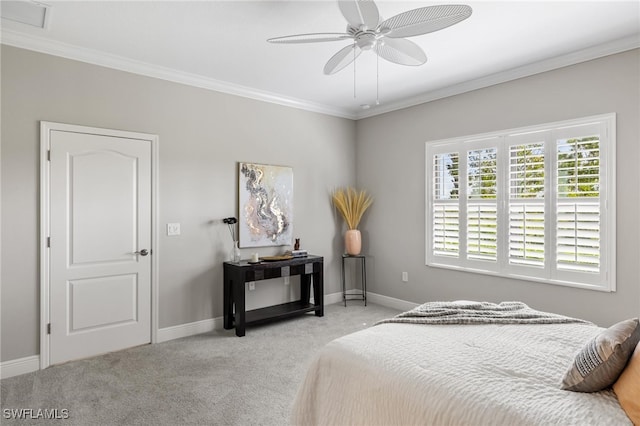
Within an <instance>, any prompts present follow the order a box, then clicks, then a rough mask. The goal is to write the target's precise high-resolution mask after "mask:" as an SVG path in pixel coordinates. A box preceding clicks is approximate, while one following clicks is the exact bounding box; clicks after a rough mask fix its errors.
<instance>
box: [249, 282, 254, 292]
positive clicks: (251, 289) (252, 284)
mask: <svg viewBox="0 0 640 426" xmlns="http://www.w3.org/2000/svg"><path fill="white" fill-rule="evenodd" d="M255 289H256V283H255V281H249V291H253V290H255Z"/></svg>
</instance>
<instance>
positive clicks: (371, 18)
mask: <svg viewBox="0 0 640 426" xmlns="http://www.w3.org/2000/svg"><path fill="white" fill-rule="evenodd" d="M338 7H339V8H340V12H342V15H343V16H344V18H345V19H346V20H347V22H348V23H349V25H350V26H352V27H354V28H358V29H359V28H360V27H361V26H363V25H364V26H366V27H367V28H369V29H374V28H376V27H377V26H378V23H379V22H380V13H379V12H378V6H376V4H375V3H374V2H373V0H338Z"/></svg>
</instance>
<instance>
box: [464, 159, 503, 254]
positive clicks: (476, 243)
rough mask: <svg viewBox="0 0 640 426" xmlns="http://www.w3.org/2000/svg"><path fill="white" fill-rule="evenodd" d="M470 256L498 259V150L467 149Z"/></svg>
mask: <svg viewBox="0 0 640 426" xmlns="http://www.w3.org/2000/svg"><path fill="white" fill-rule="evenodd" d="M466 170H467V173H466V175H467V229H466V231H467V232H466V235H467V259H470V260H484V261H492V262H495V261H496V260H497V253H498V204H497V195H498V178H497V175H498V149H497V148H496V147H491V148H481V149H474V150H469V151H467V167H466Z"/></svg>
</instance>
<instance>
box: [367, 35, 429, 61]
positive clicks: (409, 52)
mask: <svg viewBox="0 0 640 426" xmlns="http://www.w3.org/2000/svg"><path fill="white" fill-rule="evenodd" d="M382 40H383V41H384V42H383V43H380V42H379V43H378V44H377V46H376V52H377V53H378V55H379V56H380V57H381V58H384V59H386V60H387V61H389V62H393V63H396V64H400V65H413V66H416V65H422V64H424V63H425V62H427V55H425V53H424V51H423V50H422V48H421V47H420V46H418V45H417V44H415V43H414V42H412V41H409V40H405V39H403V38H386V37H384V38H383V39H382Z"/></svg>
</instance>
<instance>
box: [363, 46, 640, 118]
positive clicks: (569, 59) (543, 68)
mask: <svg viewBox="0 0 640 426" xmlns="http://www.w3.org/2000/svg"><path fill="white" fill-rule="evenodd" d="M638 48H640V36H631V37H626V38H621V39H618V40H614V41H612V42H609V43H603V44H600V45H597V46H592V47H589V48H586V49H583V50H578V51H576V52H572V53H568V54H566V55H562V56H556V57H554V58H550V59H546V60H543V61H539V62H534V63H531V64H527V65H523V66H521V67H517V68H512V69H510V70H506V71H502V72H499V73H495V74H491V75H488V76H485V77H480V78H477V79H474V80H469V81H465V82H462V83H459V84H455V85H452V86H448V87H444V88H442V89H438V90H433V91H431V92H427V93H422V94H420V95H417V96H414V97H412V98H409V99H403V100H402V101H398V102H393V103H390V104H383V105H380V106H377V107H375V108H372V109H370V110H366V111H362V112H360V113H359V114H357V116H356V120H359V119H361V118H368V117H373V116H376V115H381V114H386V113H388V112H392V111H397V110H400V109H404V108H409V107H412V106H416V105H420V104H423V103H426V102H431V101H435V100H437V99H443V98H448V97H450V96H454V95H459V94H462V93H466V92H471V91H473V90H478V89H482V88H485V87H489V86H494V85H496V84H500V83H505V82H507V81H512V80H517V79H519V78H523V77H528V76H531V75H534V74H540V73H543V72H547V71H552V70H555V69H558V68H563V67H567V66H570V65H575V64H579V63H581V62H586V61H590V60H593V59H598V58H602V57H604V56H609V55H613V54H616V53H621V52H625V51H627V50H632V49H638Z"/></svg>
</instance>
